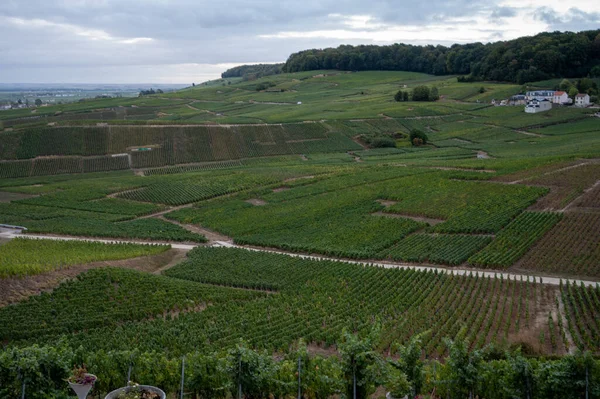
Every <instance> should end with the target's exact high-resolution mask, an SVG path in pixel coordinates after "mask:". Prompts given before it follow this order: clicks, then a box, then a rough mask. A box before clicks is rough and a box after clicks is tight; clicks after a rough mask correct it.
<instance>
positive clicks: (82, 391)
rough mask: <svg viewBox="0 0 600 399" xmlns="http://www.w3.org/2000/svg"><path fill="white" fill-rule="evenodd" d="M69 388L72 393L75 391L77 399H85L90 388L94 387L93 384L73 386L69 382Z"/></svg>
mask: <svg viewBox="0 0 600 399" xmlns="http://www.w3.org/2000/svg"><path fill="white" fill-rule="evenodd" d="M69 386H70V387H71V389H72V390H73V391H75V394H76V395H77V398H78V399H85V398H87V394H88V393H89V392H90V390H91V389H92V387H93V386H94V385H93V384H86V385H84V384H73V383H72V382H69Z"/></svg>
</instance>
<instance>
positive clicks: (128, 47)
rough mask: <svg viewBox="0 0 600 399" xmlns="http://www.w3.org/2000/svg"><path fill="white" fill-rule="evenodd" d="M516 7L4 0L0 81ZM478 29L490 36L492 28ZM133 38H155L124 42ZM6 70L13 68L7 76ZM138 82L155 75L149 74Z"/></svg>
mask: <svg viewBox="0 0 600 399" xmlns="http://www.w3.org/2000/svg"><path fill="white" fill-rule="evenodd" d="M515 13H516V10H515V9H513V8H509V7H497V6H496V5H494V4H490V2H489V1H487V0H485V1H484V0H452V1H448V0H430V1H414V0H410V1H408V0H371V1H364V0H345V1H343V2H340V1H339V0H303V1H285V0H283V1H282V0H279V1H275V0H253V1H248V0H219V1H215V0H210V1H209V0H170V1H165V0H54V1H49V0H28V1H22V0H0V53H1V54H2V57H0V70H2V71H3V73H2V74H0V80H3V79H8V78H7V76H12V77H16V76H23V74H24V73H23V74H21V75H19V69H20V70H22V71H27V75H25V78H23V79H27V76H30V75H31V74H35V71H36V70H37V71H39V73H38V74H39V76H41V77H43V78H44V79H47V78H48V76H50V75H51V74H52V73H54V74H55V76H69V73H68V72H65V71H69V70H70V71H73V73H72V75H73V76H76V75H77V76H80V75H81V74H82V73H83V71H85V72H86V73H88V74H91V75H93V71H98V72H97V75H98V76H100V77H102V78H104V77H105V75H106V74H107V72H106V71H110V74H115V76H118V74H119V73H118V71H119V67H121V68H123V69H124V70H125V68H128V69H127V71H128V72H127V73H125V72H124V73H123V74H122V76H123V77H124V76H127V78H130V77H131V76H135V74H133V73H131V71H132V70H134V69H135V68H134V67H135V66H144V68H140V71H142V72H140V73H141V74H142V73H146V74H150V73H157V72H156V71H160V69H161V68H160V66H161V65H174V64H186V63H197V64H217V63H251V62H279V61H284V60H285V59H286V58H287V57H288V55H289V54H290V53H292V52H295V51H298V50H302V49H306V48H323V47H331V46H338V45H340V44H359V43H361V41H360V40H337V39H327V38H295V39H264V38H260V37H259V36H260V35H265V34H274V33H277V32H282V31H300V32H303V31H314V30H335V29H345V30H351V29H352V28H350V27H349V26H348V25H346V24H344V19H343V18H330V17H328V15H329V14H342V15H345V16H348V15H369V16H371V17H372V18H373V19H374V21H375V22H376V23H380V24H386V25H394V26H416V27H417V29H420V27H421V26H425V25H426V24H428V23H446V22H447V21H452V20H460V21H461V22H455V24H457V25H458V24H467V25H469V26H473V24H476V23H477V22H476V20H477V19H481V17H483V18H488V17H490V16H491V17H493V18H507V17H511V16H514V15H515ZM535 15H536V18H538V19H541V20H545V21H551V22H548V23H550V24H551V25H552V26H554V25H556V26H558V25H560V26H566V25H565V24H570V23H573V24H582V21H583V22H584V24H583V25H585V24H592V23H594V21H596V22H597V14H593V13H585V12H583V11H581V10H578V9H572V11H570V12H569V15H570V18H571V19H570V20H569V21H566V22H565V20H564V19H562V18H560V17H559V16H556V15H555V14H553V11H552V9H550V8H547V9H544V8H541V9H538V10H537V11H536V14H535ZM2 18H20V19H21V20H25V21H31V20H35V19H39V20H44V21H49V22H50V23H52V24H67V25H69V26H74V27H76V28H77V29H86V30H100V31H103V32H105V33H106V35H107V36H108V37H110V38H112V39H106V38H104V39H97V40H92V39H91V38H90V37H89V36H85V35H84V34H82V33H81V32H79V33H78V32H77V31H74V30H73V29H71V28H64V29H63V28H60V26H56V25H48V24H46V26H41V27H37V28H36V27H33V26H30V25H32V24H31V22H26V26H20V25H18V24H11V23H7V22H5V21H3V20H2ZM28 25H29V26H28ZM42 25H43V24H42ZM585 26H587V25H585ZM480 28H481V31H482V32H483V29H485V28H486V27H485V26H482V27H480ZM376 29H378V28H377V27H370V28H369V27H367V28H356V30H371V31H372V30H376ZM450 29H451V28H450ZM581 29H583V28H580V29H577V28H576V30H581ZM499 34H500V35H501V32H497V31H493V30H490V31H489V32H488V33H487V34H486V35H487V37H489V38H493V37H495V36H494V35H499ZM133 38H152V39H154V40H153V41H151V42H140V43H137V44H126V43H119V41H123V40H130V39H133ZM477 40H480V39H477ZM362 42H363V43H365V42H364V41H362ZM411 43H414V44H444V45H450V44H452V43H451V42H448V41H446V40H445V38H443V37H442V38H439V40H437V41H435V42H427V41H421V40H414V41H412V42H411ZM366 44H368V42H367V43H366ZM147 66H148V67H147ZM149 66H152V67H149ZM9 70H11V71H12V72H11V73H8V71H9ZM59 70H60V71H63V72H60V73H59V72H58V71H59ZM148 76H149V75H148ZM11 79H12V78H11ZM57 79H59V78H58V77H57ZM94 79H95V77H94V76H91V77H90V80H94ZM31 80H33V78H31ZM140 80H143V81H148V80H149V79H148V78H146V77H143V76H142V77H140Z"/></svg>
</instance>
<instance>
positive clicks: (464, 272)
mask: <svg viewBox="0 0 600 399" xmlns="http://www.w3.org/2000/svg"><path fill="white" fill-rule="evenodd" d="M182 226H184V227H186V226H187V227H186V228H194V229H196V230H192V231H197V232H201V233H202V234H204V235H205V236H206V237H207V238H208V239H209V241H210V245H211V246H213V247H226V248H238V249H244V250H247V251H258V252H268V253H277V254H281V255H286V256H291V257H296V258H302V259H312V260H328V261H333V262H345V263H351V264H357V265H363V266H378V267H383V268H386V269H410V270H417V271H437V272H438V273H439V272H441V273H448V274H450V273H453V274H455V275H460V276H468V275H469V274H471V273H473V274H477V275H479V276H482V277H490V278H494V277H500V276H502V278H504V279H511V280H513V279H519V280H520V279H521V278H523V279H524V280H525V281H533V280H534V279H536V280H537V281H538V283H539V284H547V285H552V286H560V283H561V281H562V282H563V284H564V282H565V281H566V280H568V281H570V282H572V283H574V284H576V285H581V284H583V285H584V286H586V287H595V286H596V284H597V281H591V280H581V279H566V278H564V277H563V278H561V277H554V276H546V275H539V274H536V275H533V274H527V273H515V272H511V273H508V272H505V271H494V270H481V269H476V268H466V267H465V268H453V267H443V266H434V265H419V264H411V263H401V262H382V261H379V260H363V261H356V260H352V259H345V258H332V257H326V256H320V255H309V254H302V253H295V252H287V251H281V250H278V249H274V248H254V247H249V246H242V245H237V244H234V243H233V242H232V241H231V238H230V237H226V238H227V240H217V239H216V238H217V237H219V236H221V237H223V236H222V235H220V234H218V233H215V232H211V231H210V230H206V229H203V228H201V227H197V226H191V227H190V225H182ZM209 232H210V233H209ZM211 233H212V234H214V236H212V237H209V234H211ZM19 236H20V237H24V238H29V239H49V240H66V241H68V240H76V241H94V242H105V243H119V242H131V243H136V244H148V243H149V242H147V241H146V242H143V241H127V240H116V239H113V240H107V239H97V238H89V237H61V236H49V235H32V234H27V235H19V234H14V233H12V234H5V235H2V236H1V237H0V238H15V237H19ZM157 244H158V243H157ZM161 244H162V243H161ZM169 245H171V248H174V249H183V250H186V251H189V250H191V249H194V248H196V247H199V246H206V244H177V243H171V244H169ZM540 280H541V281H540Z"/></svg>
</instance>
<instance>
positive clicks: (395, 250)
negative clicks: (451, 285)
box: [383, 234, 492, 265]
mask: <svg viewBox="0 0 600 399" xmlns="http://www.w3.org/2000/svg"><path fill="white" fill-rule="evenodd" d="M491 240H492V238H491V237H485V236H476V235H475V236H469V235H460V234H451V235H450V234H449V235H429V234H414V235H411V236H409V237H407V238H405V239H404V240H402V241H400V242H399V243H398V244H397V245H395V246H393V247H392V248H390V249H388V250H386V251H384V252H383V254H384V256H386V257H389V258H391V259H393V260H400V261H406V262H419V263H421V262H431V263H442V264H447V265H460V264H461V263H463V262H465V261H466V260H467V259H468V258H469V256H470V255H472V254H473V253H475V252H477V251H478V250H480V249H481V248H483V247H484V246H485V245H486V244H488V243H489V242H490V241H491Z"/></svg>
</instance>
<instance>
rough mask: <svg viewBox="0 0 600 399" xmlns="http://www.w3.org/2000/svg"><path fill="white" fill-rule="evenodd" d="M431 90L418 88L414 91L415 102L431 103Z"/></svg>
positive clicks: (424, 87)
mask: <svg viewBox="0 0 600 399" xmlns="http://www.w3.org/2000/svg"><path fill="white" fill-rule="evenodd" d="M429 95H430V90H429V87H427V86H417V87H415V88H414V89H413V93H412V100H413V101H429Z"/></svg>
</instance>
